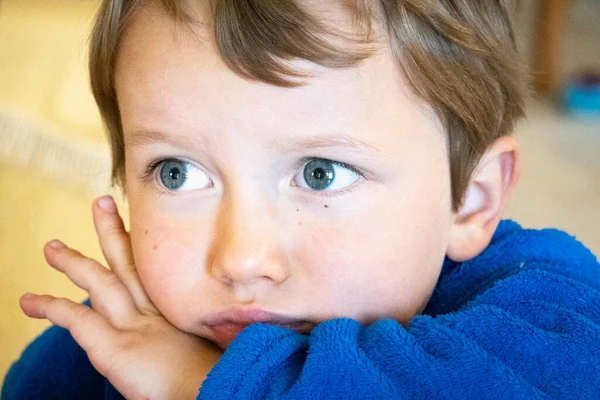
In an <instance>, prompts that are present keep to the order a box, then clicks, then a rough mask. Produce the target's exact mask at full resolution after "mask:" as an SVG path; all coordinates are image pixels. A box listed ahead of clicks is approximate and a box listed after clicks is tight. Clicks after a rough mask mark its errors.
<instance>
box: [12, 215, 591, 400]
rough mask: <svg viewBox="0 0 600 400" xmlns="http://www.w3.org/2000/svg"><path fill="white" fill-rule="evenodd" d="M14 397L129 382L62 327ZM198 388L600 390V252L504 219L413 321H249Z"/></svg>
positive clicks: (26, 363)
mask: <svg viewBox="0 0 600 400" xmlns="http://www.w3.org/2000/svg"><path fill="white" fill-rule="evenodd" d="M1 398H2V400H8V399H109V398H120V395H119V394H118V392H117V391H116V390H115V389H114V388H113V387H112V386H111V385H110V383H108V382H107V381H106V380H105V379H104V378H103V377H102V376H100V375H99V374H98V373H97V372H96V371H95V370H94V369H93V367H92V366H91V365H90V364H89V361H88V360H87V357H86V355H85V353H84V352H83V351H82V350H81V349H80V348H79V346H77V344H76V343H75V342H74V341H73V339H72V338H71V337H70V335H69V333H68V332H67V331H66V330H64V329H62V328H57V327H53V328H50V329H49V330H48V331H46V332H45V333H44V334H43V335H42V336H40V337H39V338H38V339H36V340H35V341H34V342H33V343H32V344H31V345H30V346H29V347H28V348H27V349H26V350H25V352H24V353H23V354H22V357H21V359H20V360H19V361H17V362H16V363H15V364H14V365H13V367H12V369H11V370H10V372H9V374H8V376H7V378H6V380H5V383H4V387H3V392H2V397H1ZM198 399H211V400H213V399H214V400H219V399H461V400H462V399H478V400H479V399H578V400H581V399H600V264H598V261H597V259H596V257H595V256H594V255H593V254H592V253H591V252H590V251H589V250H587V249H586V248H585V247H584V246H583V245H581V244H580V243H579V242H577V241H576V240H575V239H574V238H572V237H570V236H569V235H567V234H566V233H564V232H561V231H558V230H553V229H545V230H531V229H522V228H521V227H520V226H519V225H518V224H517V223H515V222H512V221H502V222H501V224H500V225H499V227H498V229H497V231H496V233H495V235H494V237H493V240H492V243H491V244H490V246H488V248H487V249H486V250H485V251H484V252H483V253H482V254H480V255H479V256H478V257H476V258H475V259H473V260H470V261H467V262H464V263H454V262H452V261H450V260H448V259H447V260H446V261H445V263H444V266H443V268H442V273H441V276H440V279H439V281H438V284H437V286H436V288H435V290H434V292H433V294H432V297H431V299H430V301H429V303H428V305H427V307H426V309H425V310H424V312H423V314H422V315H419V316H416V317H414V318H413V319H412V320H411V322H410V323H409V324H408V326H407V327H403V326H402V325H400V324H399V323H397V322H396V321H394V320H381V321H377V322H376V323H374V324H372V325H370V326H368V327H365V326H363V325H361V324H360V323H358V322H357V321H354V320H351V319H335V320H331V321H326V322H323V323H321V324H320V325H318V326H317V327H316V328H315V329H314V330H313V331H312V332H311V334H310V335H309V336H304V335H301V334H299V333H296V332H294V331H291V330H287V329H284V328H280V327H276V326H270V325H265V324H254V325H250V326H249V327H247V328H246V329H245V330H244V331H243V332H242V333H240V335H239V336H238V337H237V338H236V340H235V341H234V342H233V343H232V344H231V345H230V346H229V348H228V349H227V351H226V352H225V354H224V355H223V356H222V357H221V359H220V361H219V362H218V363H217V365H216V366H215V367H214V368H213V370H212V371H211V372H210V374H209V376H208V378H207V379H206V381H205V382H204V384H203V385H202V388H201V389H200V393H199V395H198Z"/></svg>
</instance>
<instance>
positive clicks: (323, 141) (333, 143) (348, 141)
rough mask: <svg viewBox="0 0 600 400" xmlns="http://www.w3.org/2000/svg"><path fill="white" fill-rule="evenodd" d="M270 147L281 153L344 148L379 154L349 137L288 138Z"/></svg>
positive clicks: (367, 144)
mask: <svg viewBox="0 0 600 400" xmlns="http://www.w3.org/2000/svg"><path fill="white" fill-rule="evenodd" d="M271 147H272V148H274V149H277V150H282V151H293V150H303V149H327V148H345V149H350V150H368V151H371V152H377V153H379V152H381V150H380V149H379V148H377V147H376V146H374V145H372V144H371V143H368V142H365V141H364V140H361V139H358V138H355V137H352V136H349V135H335V136H315V137H298V138H289V139H286V140H285V141H281V142H277V141H273V142H272V143H271Z"/></svg>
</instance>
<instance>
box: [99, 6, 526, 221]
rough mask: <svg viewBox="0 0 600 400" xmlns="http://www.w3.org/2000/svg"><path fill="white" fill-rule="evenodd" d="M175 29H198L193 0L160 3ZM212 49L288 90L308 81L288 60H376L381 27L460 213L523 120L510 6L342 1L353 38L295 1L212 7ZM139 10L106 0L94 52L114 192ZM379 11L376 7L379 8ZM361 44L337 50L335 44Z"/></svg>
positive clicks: (522, 77) (242, 70) (522, 79)
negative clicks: (472, 184) (131, 32)
mask: <svg viewBox="0 0 600 400" xmlns="http://www.w3.org/2000/svg"><path fill="white" fill-rule="evenodd" d="M156 1H157V2H158V3H159V4H160V6H161V7H162V8H163V9H164V10H165V11H166V12H167V13H168V14H169V15H170V16H171V17H172V18H173V19H175V20H176V21H182V22H185V23H193V18H192V16H191V14H190V13H189V12H188V11H187V9H186V5H187V6H189V2H190V0H188V1H187V2H184V1H182V0H156ZM209 1H210V5H211V10H212V27H213V36H214V42H215V46H216V49H217V51H218V52H219V54H220V56H221V58H222V59H223V60H224V61H225V63H226V64H227V65H228V67H229V68H230V69H231V70H232V71H234V72H235V73H237V74H239V75H241V76H244V77H246V78H248V79H253V80H257V81H262V82H266V83H270V84H273V85H278V86H283V87H293V86H296V85H298V84H299V83H298V81H297V80H295V79H293V78H297V77H302V76H303V75H302V74H301V73H300V72H298V71H294V70H293V69H291V68H290V67H289V66H288V64H286V61H287V60H291V59H304V60H308V61H311V62H314V63H317V64H319V65H322V66H326V67H331V68H344V67H350V66H353V65H356V64H358V63H359V62H360V61H362V60H364V59H365V58H367V57H369V56H370V55H371V53H372V52H371V51H370V50H369V48H368V47H365V46H364V44H365V43H369V41H370V40H371V39H370V32H371V22H372V19H373V16H374V14H375V13H377V16H378V18H380V19H382V22H383V25H384V27H385V28H386V32H387V35H388V40H389V43H390V45H391V48H392V50H393V52H394V55H395V56H396V58H397V59H398V62H399V65H400V67H401V69H402V71H403V73H404V75H405V76H406V79H407V81H408V83H409V85H410V86H411V89H412V90H413V92H414V93H415V94H416V95H417V96H419V97H420V98H421V99H423V100H425V101H426V102H427V103H429V104H430V105H431V106H432V107H433V109H434V110H435V112H436V114H437V116H438V117H439V119H440V121H441V122H442V124H443V126H444V128H445V130H446V134H447V138H448V149H449V163H450V180H451V185H452V204H453V209H454V211H457V210H458V209H459V208H460V206H461V204H462V200H463V197H464V193H465V191H466V189H467V187H468V184H469V181H470V179H471V175H472V174H473V171H474V169H475V168H476V166H477V163H478V161H479V159H480V158H481V156H482V155H483V153H484V152H485V150H486V149H487V147H488V146H489V145H490V144H491V143H492V142H493V141H494V140H496V139H497V138H499V137H501V136H504V135H508V134H511V133H512V130H513V128H514V124H515V121H517V120H518V119H519V118H520V117H522V116H523V115H524V97H525V95H526V92H527V88H528V76H527V73H526V69H525V67H524V64H523V63H522V62H521V60H520V56H519V52H518V46H517V43H516V39H515V33H514V30H513V22H512V14H513V12H514V7H513V6H512V5H511V2H510V1H509V0H478V1H472V0H379V1H373V0H340V1H344V5H346V6H351V7H348V9H349V10H350V12H352V13H353V16H354V18H355V21H358V22H360V23H361V24H362V26H367V27H368V30H367V32H365V33H364V35H363V37H362V38H359V39H351V38H350V39H348V38H347V37H346V38H344V37H343V35H341V34H339V33H337V32H335V31H334V30H333V29H331V28H329V27H327V26H326V25H325V24H324V23H322V22H321V21H319V19H318V18H316V16H315V15H311V13H309V12H308V11H307V10H304V9H303V8H302V7H301V6H300V5H299V4H298V3H297V2H296V1H294V0H279V1H273V0H244V1H239V0H209ZM142 3H143V2H140V1H139V0H104V1H103V3H102V5H101V8H100V11H99V13H98V16H97V18H96V21H95V26H94V30H93V32H92V37H91V48H90V50H91V51H90V61H89V67H90V78H91V85H92V91H93V93H94V97H95V99H96V102H97V104H98V107H99V109H100V113H101V115H102V118H103V121H104V123H105V126H106V129H107V131H108V137H109V139H110V145H111V150H112V158H113V165H112V179H113V184H117V185H120V186H121V187H123V186H124V185H125V150H124V141H123V131H122V127H121V120H120V114H119V105H118V102H117V96H116V93H115V87H114V81H115V64H116V58H117V54H118V51H119V44H120V40H121V37H122V35H123V32H124V30H125V29H126V28H127V25H128V23H129V22H130V21H131V18H132V17H133V16H134V14H135V12H136V10H137V9H138V8H139V7H140V5H141V4H142ZM375 7H377V8H375ZM334 37H337V38H342V39H347V40H345V41H342V42H341V43H344V42H345V43H347V42H348V41H350V42H354V43H355V44H356V46H351V45H347V44H344V45H340V44H339V43H338V45H337V46H336V45H334V44H333V40H331V38H334Z"/></svg>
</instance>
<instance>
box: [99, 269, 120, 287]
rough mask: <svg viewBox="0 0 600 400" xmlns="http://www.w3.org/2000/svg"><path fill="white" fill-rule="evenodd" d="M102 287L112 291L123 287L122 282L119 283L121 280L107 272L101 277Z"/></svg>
mask: <svg viewBox="0 0 600 400" xmlns="http://www.w3.org/2000/svg"><path fill="white" fill-rule="evenodd" d="M102 285H103V286H104V287H105V288H106V289H109V290H112V289H114V288H120V287H121V286H122V285H123V282H121V279H120V278H119V277H118V276H117V275H115V274H113V273H112V272H109V271H107V273H105V274H104V276H103V277H102Z"/></svg>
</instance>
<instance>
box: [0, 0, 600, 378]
mask: <svg viewBox="0 0 600 400" xmlns="http://www.w3.org/2000/svg"><path fill="white" fill-rule="evenodd" d="M98 5H99V1H98V0H88V1H83V0H3V1H1V2H0V194H1V195H0V381H1V380H2V379H3V377H4V374H5V373H6V370H7V368H8V367H9V366H10V364H11V363H12V362H13V361H14V360H15V359H16V358H17V357H18V356H19V354H20V352H21V351H22V350H23V348H24V346H25V345H26V344H27V343H29V342H30V341H31V340H32V339H33V338H34V337H35V336H36V335H37V334H39V333H40V332H41V331H42V330H43V329H45V328H46V327H47V326H48V325H49V324H48V323H47V322H45V321H37V320H30V319H28V318H26V317H25V316H24V315H23V314H22V312H21V311H20V308H19V304H18V299H19V297H20V296H21V295H22V294H24V293H25V292H34V293H51V294H54V295H57V296H64V297H70V298H72V299H74V300H83V299H84V298H85V294H84V292H82V291H81V290H80V289H77V288H75V287H74V286H73V284H71V283H70V282H69V281H68V280H67V279H66V278H65V277H64V276H62V275H61V274H60V273H58V272H56V271H54V270H53V269H52V268H50V267H48V266H47V265H46V263H45V261H44V258H43V254H42V247H43V245H44V243H46V242H47V241H48V240H51V239H53V238H58V239H61V240H63V241H64V242H65V243H67V244H68V245H70V246H72V247H74V248H76V249H79V250H80V251H81V252H82V253H84V254H86V255H89V256H91V257H94V258H97V259H99V260H102V256H101V251H100V248H99V246H98V244H97V239H96V236H95V233H94V228H93V223H92V217H91V202H92V200H93V199H94V198H95V197H97V196H99V195H101V194H105V193H111V194H113V195H115V197H116V199H117V202H118V203H119V206H120V208H121V210H122V211H123V212H124V216H125V218H126V219H127V218H128V217H127V212H126V210H125V205H124V201H123V199H122V197H121V196H120V194H119V192H117V191H115V190H114V189H111V188H110V187H109V173H108V172H109V167H110V162H109V153H108V146H107V145H106V143H105V140H104V133H103V130H102V127H101V123H100V117H99V115H98V112H97V110H96V106H95V103H94V101H93V98H92V96H91V93H90V91H89V89H88V80H87V71H86V62H87V60H86V57H87V38H88V35H89V29H90V26H91V21H92V19H93V17H94V14H95V12H96V10H97V7H98ZM520 7H521V9H520V11H519V13H518V21H517V22H518V29H519V35H520V36H521V37H522V39H523V51H524V54H525V55H526V59H527V61H528V62H529V63H530V64H531V65H532V68H533V70H534V72H535V73H534V87H535V89H536V93H535V94H534V95H533V96H532V98H531V99H530V100H529V102H528V106H527V107H528V119H527V120H525V121H523V122H521V124H520V125H519V126H518V129H517V132H516V134H517V136H518V137H519V138H520V140H521V142H522V144H523V150H524V172H523V177H522V180H521V183H520V185H519V187H518V189H517V191H516V193H515V195H514V197H513V199H512V201H511V203H510V205H509V207H508V210H507V212H506V217H507V218H513V219H516V220H517V221H518V222H520V223H521V224H522V225H524V226H525V227H534V228H543V227H558V228H560V229H564V230H566V231H568V232H570V233H571V234H573V235H575V236H576V237H577V238H578V239H579V240H580V241H582V242H583V243H584V244H586V245H587V246H588V247H589V248H591V249H592V251H594V252H595V253H596V254H600V116H596V117H594V116H581V115H576V113H575V110H565V108H564V107H563V106H562V103H563V101H562V99H563V97H564V93H565V91H564V89H565V87H566V85H567V84H568V83H569V82H572V81H573V79H574V76H576V75H577V74H580V73H581V72H582V71H593V70H595V71H598V72H600V0H523V1H522V2H521V5H520ZM596 90H600V88H597V89H596ZM599 114H600V113H599Z"/></svg>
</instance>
